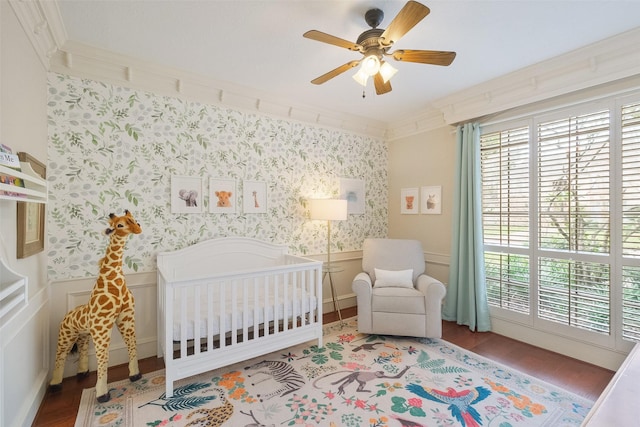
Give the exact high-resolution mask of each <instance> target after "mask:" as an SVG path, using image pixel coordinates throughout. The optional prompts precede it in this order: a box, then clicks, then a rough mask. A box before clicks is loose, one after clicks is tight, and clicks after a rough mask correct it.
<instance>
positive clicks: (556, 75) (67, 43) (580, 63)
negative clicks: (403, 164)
mask: <svg viewBox="0 0 640 427" xmlns="http://www.w3.org/2000/svg"><path fill="white" fill-rule="evenodd" d="M9 2H10V4H11V6H12V7H13V9H14V11H15V13H16V15H17V17H18V19H19V21H20V23H21V25H22V27H23V29H24V31H25V33H26V34H27V36H28V38H29V40H30V41H31V43H32V45H33V46H34V48H35V51H36V52H37V54H38V56H39V57H40V59H41V61H42V63H43V64H44V66H45V68H46V69H47V70H50V71H53V72H58V73H61V74H68V75H71V76H76V77H82V78H90V79H94V80H98V81H105V82H110V83H113V84H118V85H123V86H126V87H131V88H134V89H140V90H146V91H151V92H154V93H160V94H163V95H168V96H176V97H181V98H187V99H192V100H194V101H199V102H205V103H211V104H218V105H223V106H228V107H231V108H236V109H241V110H244V111H249V112H257V113H262V114H266V115H270V116H274V117H278V118H286V119H290V120H296V121H301V122H307V123H313V124H317V125H320V126H325V127H331V128H337V129H341V130H345V131H350V132H355V133H360V134H364V135H368V136H371V137H375V138H382V139H385V140H388V141H393V140H397V139H401V138H405V137H409V136H412V135H415V134H420V133H423V132H426V131H429V130H433V129H437V128H440V127H443V126H447V125H455V124H457V123H461V122H464V121H470V120H474V119H478V118H481V117H483V116H487V115H489V114H496V113H499V112H503V111H506V110H509V109H512V108H515V107H521V106H523V105H527V104H531V103H535V102H538V101H542V100H545V99H550V98H553V97H556V96H559V95H566V94H568V93H572V92H576V91H580V90H583V89H586V88H589V87H592V86H597V85H601V84H604V83H610V82H613V81H616V80H621V79H625V78H628V77H631V76H635V75H639V74H640V54H639V52H638V50H639V49H638V46H640V27H638V28H636V29H633V30H630V31H628V32H626V33H622V34H619V35H617V36H614V37H610V38H608V39H605V40H602V41H600V42H597V43H594V44H592V45H589V46H586V47H583V48H581V49H577V50H574V51H572V52H569V53H566V54H564V55H561V56H558V57H555V58H551V59H549V60H547V61H543V62H540V63H538V64H534V65H532V66H529V67H526V68H523V69H521V70H518V71H515V72H513V73H510V74H507V75H504V76H501V77H498V78H496V79H493V80H490V81H487V82H484V83H481V84H479V85H476V86H473V87H471V88H468V89H465V90H463V91H460V92H458V93H455V94H452V95H450V96H447V97H443V98H441V99H438V100H436V101H435V102H433V103H432V105H431V106H430V107H429V108H428V109H425V110H421V111H417V112H416V113H415V115H412V116H410V117H406V118H404V119H402V120H398V121H395V122H392V123H386V122H382V121H378V120H373V119H369V118H366V117H361V116H356V115H347V114H341V113H338V112H336V111H333V110H325V109H319V108H317V107H313V106H309V105H302V104H297V103H295V102H293V101H292V100H285V99H279V98H278V97H276V96H274V95H273V94H271V93H264V92H260V91H258V90H256V89H251V88H247V87H243V86H239V85H236V84H233V83H229V82H222V81H217V80H213V79H209V78H206V77H203V76H200V75H196V74H194V73H189V72H186V71H184V70H179V69H175V68H171V67H166V66H162V65H159V64H153V63H149V62H144V61H141V60H139V59H137V58H133V57H128V56H125V55H120V54H116V53H114V52H110V51H106V50H101V49H97V48H94V47H92V46H87V45H83V44H80V43H77V42H74V41H72V40H68V36H67V34H66V30H65V27H64V23H63V21H62V16H61V14H60V10H59V8H58V3H57V2H56V0H9Z"/></svg>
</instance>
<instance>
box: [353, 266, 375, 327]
mask: <svg viewBox="0 0 640 427" xmlns="http://www.w3.org/2000/svg"><path fill="white" fill-rule="evenodd" d="M351 289H352V290H353V292H355V294H356V304H357V305H358V330H359V331H360V332H363V333H366V334H369V333H373V317H372V314H371V297H372V294H373V286H371V277H369V275H368V274H367V273H365V272H362V273H358V275H357V276H356V277H355V278H354V279H353V282H351Z"/></svg>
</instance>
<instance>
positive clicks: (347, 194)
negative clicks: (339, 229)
mask: <svg viewBox="0 0 640 427" xmlns="http://www.w3.org/2000/svg"><path fill="white" fill-rule="evenodd" d="M364 195H365V193H364V181H363V180H361V179H351V178H340V198H341V199H346V200H347V213H349V214H356V215H359V214H364Z"/></svg>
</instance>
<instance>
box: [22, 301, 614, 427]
mask: <svg viewBox="0 0 640 427" xmlns="http://www.w3.org/2000/svg"><path fill="white" fill-rule="evenodd" d="M355 315H356V309H355V307H354V308H348V309H345V310H342V316H343V318H349V317H352V316H355ZM336 320H338V315H337V313H327V314H325V315H324V317H323V322H324V323H329V322H334V321H336ZM442 338H443V339H445V340H447V341H449V342H451V343H453V344H455V345H457V346H459V347H462V348H465V349H467V350H470V351H473V352H474V353H476V354H479V355H482V356H485V357H487V358H489V359H492V360H495V361H497V362H500V363H502V364H504V365H507V366H510V367H512V368H515V369H517V370H519V371H522V372H525V373H528V374H529V375H532V376H535V377H537V378H540V379H542V380H545V381H547V382H549V383H551V384H555V385H558V386H560V387H563V388H564V389H566V390H569V391H572V392H574V393H576V394H578V395H580V396H584V397H586V398H589V399H592V400H595V399H597V397H598V396H599V395H600V393H601V392H602V391H603V390H604V388H605V387H606V386H607V384H608V383H609V381H610V380H611V378H612V377H613V375H614V372H613V371H610V370H608V369H604V368H600V367H598V366H594V365H590V364H588V363H585V362H581V361H579V360H576V359H572V358H570V357H566V356H562V355H560V354H557V353H553V352H551V351H548V350H543V349H540V348H537V347H533V346H531V345H529V344H526V343H522V342H519V341H516V340H513V339H510V338H505V337H503V336H500V335H497V334H494V333H491V332H479V333H476V332H471V331H470V330H469V328H467V327H466V326H459V325H456V324H455V323H453V322H444V323H443V332H442ZM139 364H140V370H141V371H142V372H152V371H155V370H158V369H162V368H164V363H163V361H162V359H158V358H157V357H150V358H147V359H142V360H140V362H139ZM128 375H129V373H128V369H127V365H126V364H124V365H119V366H114V367H112V368H109V381H118V380H121V379H125V378H127V376H128ZM95 382H96V373H95V372H92V373H91V374H90V375H89V376H87V377H86V378H82V379H79V380H78V379H76V378H73V377H70V378H66V379H65V380H64V381H63V383H62V385H63V387H62V391H60V392H57V393H50V392H47V394H46V395H45V397H44V400H43V401H42V404H41V405H40V409H39V411H38V414H37V415H36V419H35V421H34V423H33V426H59V427H63V426H73V424H74V422H75V419H76V415H77V413H78V406H79V404H80V397H81V395H82V390H83V389H85V388H90V387H94V386H95Z"/></svg>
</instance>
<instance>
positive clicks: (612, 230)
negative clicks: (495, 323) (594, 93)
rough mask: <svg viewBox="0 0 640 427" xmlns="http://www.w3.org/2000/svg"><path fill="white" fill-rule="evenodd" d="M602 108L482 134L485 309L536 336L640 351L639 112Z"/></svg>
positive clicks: (635, 106)
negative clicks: (634, 346)
mask: <svg viewBox="0 0 640 427" xmlns="http://www.w3.org/2000/svg"><path fill="white" fill-rule="evenodd" d="M599 105H600V106H602V105H603V103H599ZM604 105H605V106H606V107H600V108H597V107H592V108H590V109H585V107H582V108H581V109H580V110H578V109H574V110H573V111H568V110H567V111H565V112H556V113H554V114H553V115H548V116H546V117H540V116H532V117H529V118H526V119H525V120H524V121H521V122H520V125H512V126H509V125H501V126H495V125H494V126H493V129H488V130H486V131H485V129H484V128H483V132H485V133H484V134H483V135H482V136H481V140H480V150H481V167H482V171H481V173H482V215H483V231H484V248H485V270H486V281H487V292H488V300H489V304H490V306H492V307H493V308H494V309H497V310H498V313H512V314H515V315H518V316H523V317H524V318H526V319H527V322H528V323H529V324H530V325H532V326H533V327H535V328H539V329H552V330H554V331H565V332H566V333H568V334H573V333H575V331H578V330H580V331H582V332H580V334H582V335H581V336H583V335H585V334H586V336H590V337H594V338H593V339H594V341H598V342H603V341H602V339H598V338H595V337H596V336H599V337H605V339H610V338H611V339H613V340H609V341H606V342H608V343H616V342H619V341H620V340H629V341H640V102H633V103H629V102H621V101H618V100H616V99H611V100H608V101H607V102H606V103H604ZM587 108H588V107H587ZM523 123H524V125H523ZM618 224H620V225H618ZM492 311H493V310H492ZM614 312H615V314H614ZM618 312H621V314H620V315H618V314H617V313H618ZM571 331H574V332H571ZM615 340H618V341H615Z"/></svg>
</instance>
